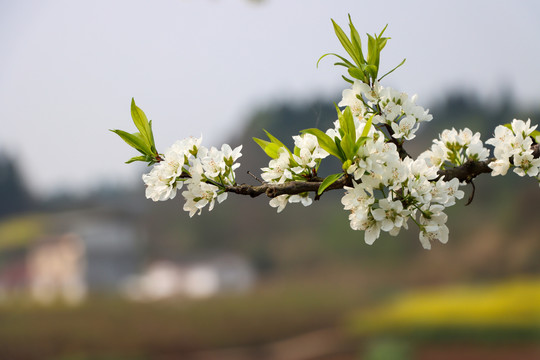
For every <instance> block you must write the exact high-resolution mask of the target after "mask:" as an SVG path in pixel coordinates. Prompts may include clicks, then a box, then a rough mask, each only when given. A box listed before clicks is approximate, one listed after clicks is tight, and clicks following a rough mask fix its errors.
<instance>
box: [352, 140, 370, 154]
mask: <svg viewBox="0 0 540 360" xmlns="http://www.w3.org/2000/svg"><path fill="white" fill-rule="evenodd" d="M368 139H370V137H369V136H361V137H359V138H358V140H356V143H355V144H354V148H353V150H354V154H355V155H356V154H357V153H358V149H360V147H361V146H362V145H364V144H365V143H366V141H367V140H368Z"/></svg>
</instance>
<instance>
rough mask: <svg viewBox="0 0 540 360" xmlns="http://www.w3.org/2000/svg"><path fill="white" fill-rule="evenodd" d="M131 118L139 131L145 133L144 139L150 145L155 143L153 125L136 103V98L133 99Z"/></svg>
mask: <svg viewBox="0 0 540 360" xmlns="http://www.w3.org/2000/svg"><path fill="white" fill-rule="evenodd" d="M131 118H132V119H133V122H134V123H135V126H136V127H137V129H139V132H140V133H141V134H142V135H143V137H144V139H145V140H146V141H147V143H148V147H152V145H154V135H153V134H152V127H151V124H150V122H149V121H148V119H147V118H146V115H145V114H144V112H143V111H142V110H141V109H140V108H139V107H138V106H137V105H135V99H134V98H132V99H131Z"/></svg>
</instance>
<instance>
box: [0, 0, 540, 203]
mask: <svg viewBox="0 0 540 360" xmlns="http://www.w3.org/2000/svg"><path fill="white" fill-rule="evenodd" d="M349 13H350V14H351V16H352V19H353V21H354V23H355V25H356V27H357V29H358V30H359V32H360V33H361V34H362V33H371V34H373V33H375V32H379V31H380V30H382V28H383V27H384V26H385V25H386V24H388V29H387V32H386V33H385V34H386V35H387V36H390V37H391V38H392V39H391V40H390V41H389V42H388V45H387V47H386V48H385V49H384V51H383V54H382V56H383V59H382V60H381V73H384V72H385V71H384V70H385V69H386V70H389V69H391V68H392V67H393V66H395V65H397V64H398V63H399V62H400V61H401V60H402V59H403V58H406V59H407V61H406V63H405V65H404V66H403V67H402V68H400V69H399V70H397V71H396V72H394V73H393V74H392V75H390V76H389V77H388V78H386V79H385V80H384V82H383V85H384V86H391V87H394V88H396V89H399V90H402V91H406V92H408V93H410V94H414V93H416V94H418V96H419V98H418V99H419V100H418V103H419V104H420V105H424V106H428V105H429V104H432V103H434V102H435V101H437V99H441V98H443V97H444V95H445V94H446V93H447V92H448V91H450V90H453V91H456V90H458V91H459V90H461V89H463V90H464V91H473V92H474V93H476V94H477V95H478V96H479V97H481V98H484V99H490V98H496V97H497V95H500V94H502V93H508V92H511V93H513V94H514V96H515V98H516V99H517V100H518V101H520V103H521V104H522V105H523V106H525V107H527V106H535V105H536V106H537V104H538V103H539V100H540V61H539V60H538V59H540V41H539V36H540V22H538V19H537V15H538V14H540V2H538V1H512V2H510V1H498V0H490V1H472V0H468V1H462V0H455V1H451V2H449V1H445V2H439V1H430V0H409V1H400V0H387V1H385V2H384V5H379V3H378V2H368V1H359V0H356V1H351V0H336V1H329V0H309V1H308V0H302V1H300V0H298V1H292V0H264V1H249V0H228V1H227V0H160V1H153V2H150V1H143V0H116V1H102V0H92V1H70V0H50V1H43V0H35V1H30V0H18V1H8V0H0V49H1V50H0V124H1V128H0V153H5V154H8V155H9V156H11V157H14V158H16V160H17V163H18V166H19V169H20V171H21V172H22V174H23V176H24V178H25V182H26V185H27V186H28V187H29V188H30V190H31V192H32V193H33V194H35V195H36V196H49V195H51V194H54V193H58V192H61V193H62V192H80V193H84V192H88V191H90V190H92V189H94V188H96V187H97V186H100V185H104V184H107V185H110V186H134V185H139V186H141V187H142V186H143V185H142V180H141V179H140V172H141V171H142V168H141V166H137V165H134V164H131V165H125V164H124V161H126V160H127V159H129V158H130V157H132V156H135V155H137V153H136V152H135V151H134V150H133V149H131V148H130V147H128V146H127V145H126V144H125V143H123V142H122V140H121V139H120V138H119V137H117V136H116V135H115V134H113V133H111V132H109V131H108V129H122V130H126V131H130V132H134V131H135V129H134V126H133V124H132V122H131V118H130V102H131V98H132V97H134V98H135V101H136V103H137V105H138V106H139V107H140V108H142V109H143V110H144V111H145V113H146V114H147V116H148V118H149V119H152V120H153V127H154V134H155V138H156V145H157V147H158V150H160V151H162V152H163V151H165V149H166V148H167V147H168V146H170V145H171V144H172V143H173V142H174V141H176V140H178V139H182V138H185V137H188V136H200V135H203V138H204V141H203V143H204V145H206V146H211V145H215V146H220V144H221V143H223V142H225V141H227V140H228V139H229V138H230V137H231V136H232V135H234V134H235V132H236V131H239V130H240V129H241V128H242V126H243V124H245V123H246V121H247V120H248V118H249V116H250V115H251V114H253V113H254V112H255V111H257V109H259V108H261V107H264V108H266V107H268V106H269V105H271V104H274V103H275V102H276V101H278V102H283V101H293V102H300V103H302V102H306V101H309V100H310V99H315V98H325V99H326V98H328V101H329V102H338V101H339V100H340V99H339V98H336V94H337V95H338V97H339V93H340V92H341V91H342V90H343V89H345V88H346V87H347V83H345V82H344V81H343V80H342V79H341V74H342V73H343V71H342V70H341V68H336V67H334V66H332V63H333V61H332V60H331V59H330V58H328V59H326V60H323V61H322V62H321V63H320V65H319V68H318V69H317V68H316V66H315V64H316V61H317V59H318V58H319V57H320V56H321V55H322V54H324V53H327V52H338V53H343V52H344V51H343V50H341V48H340V45H339V42H338V41H337V39H336V38H335V35H334V32H333V28H332V25H331V21H330V19H331V18H333V19H334V20H336V21H337V22H338V24H340V25H342V27H346V26H347V14H349ZM434 115H435V120H434V121H436V114H434ZM510 120H511V119H509V121H510ZM532 120H533V123H538V122H540V119H532ZM292 135H295V134H291V136H292ZM488 135H489V134H484V136H485V137H487V136H488ZM231 145H233V146H236V145H238V144H231ZM244 156H249V154H244ZM250 170H252V171H253V170H254V171H255V172H256V171H257V170H258V169H250Z"/></svg>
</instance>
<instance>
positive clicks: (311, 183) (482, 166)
mask: <svg viewBox="0 0 540 360" xmlns="http://www.w3.org/2000/svg"><path fill="white" fill-rule="evenodd" d="M398 148H399V149H400V150H402V151H403V152H405V150H404V149H403V147H398ZM532 150H533V156H534V157H535V158H539V157H540V147H539V144H534V145H533V146H532ZM405 153H406V152H405ZM492 161H495V158H490V159H488V160H485V161H472V160H469V161H467V162H466V163H464V164H463V165H461V166H457V167H454V168H451V169H445V170H439V171H438V174H439V177H438V178H437V179H440V178H441V177H444V180H445V181H450V180H452V179H454V178H457V179H458V180H459V181H460V182H463V181H465V182H467V183H469V182H471V181H472V180H473V179H474V178H476V177H477V176H479V175H481V174H490V173H491V171H492V170H491V168H490V167H489V166H488V165H489V163H491V162H492ZM323 180H324V179H323V178H320V177H315V178H313V179H310V180H308V181H290V182H286V183H284V184H275V183H263V184H262V185H248V184H240V185H227V186H225V191H227V192H231V193H235V194H238V195H249V196H251V197H257V196H259V195H262V194H265V195H266V196H268V197H269V198H275V197H276V196H280V195H297V194H301V193H304V192H315V193H316V192H317V191H318V190H319V186H321V184H322V182H323ZM345 186H350V187H352V186H353V181H352V178H351V177H350V176H348V175H345V176H343V177H342V178H341V179H339V180H337V181H336V182H334V183H333V184H332V185H330V186H329V187H328V188H326V190H325V192H326V191H328V190H337V189H343V187H345ZM316 199H318V196H317V197H316Z"/></svg>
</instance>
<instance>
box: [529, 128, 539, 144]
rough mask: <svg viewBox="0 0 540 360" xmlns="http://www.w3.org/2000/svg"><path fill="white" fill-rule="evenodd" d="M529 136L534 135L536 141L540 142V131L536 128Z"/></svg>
mask: <svg viewBox="0 0 540 360" xmlns="http://www.w3.org/2000/svg"><path fill="white" fill-rule="evenodd" d="M529 136H532V138H533V139H534V141H536V143H537V144H540V131H538V130H534V131H533V132H532V133H531V135H529Z"/></svg>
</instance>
